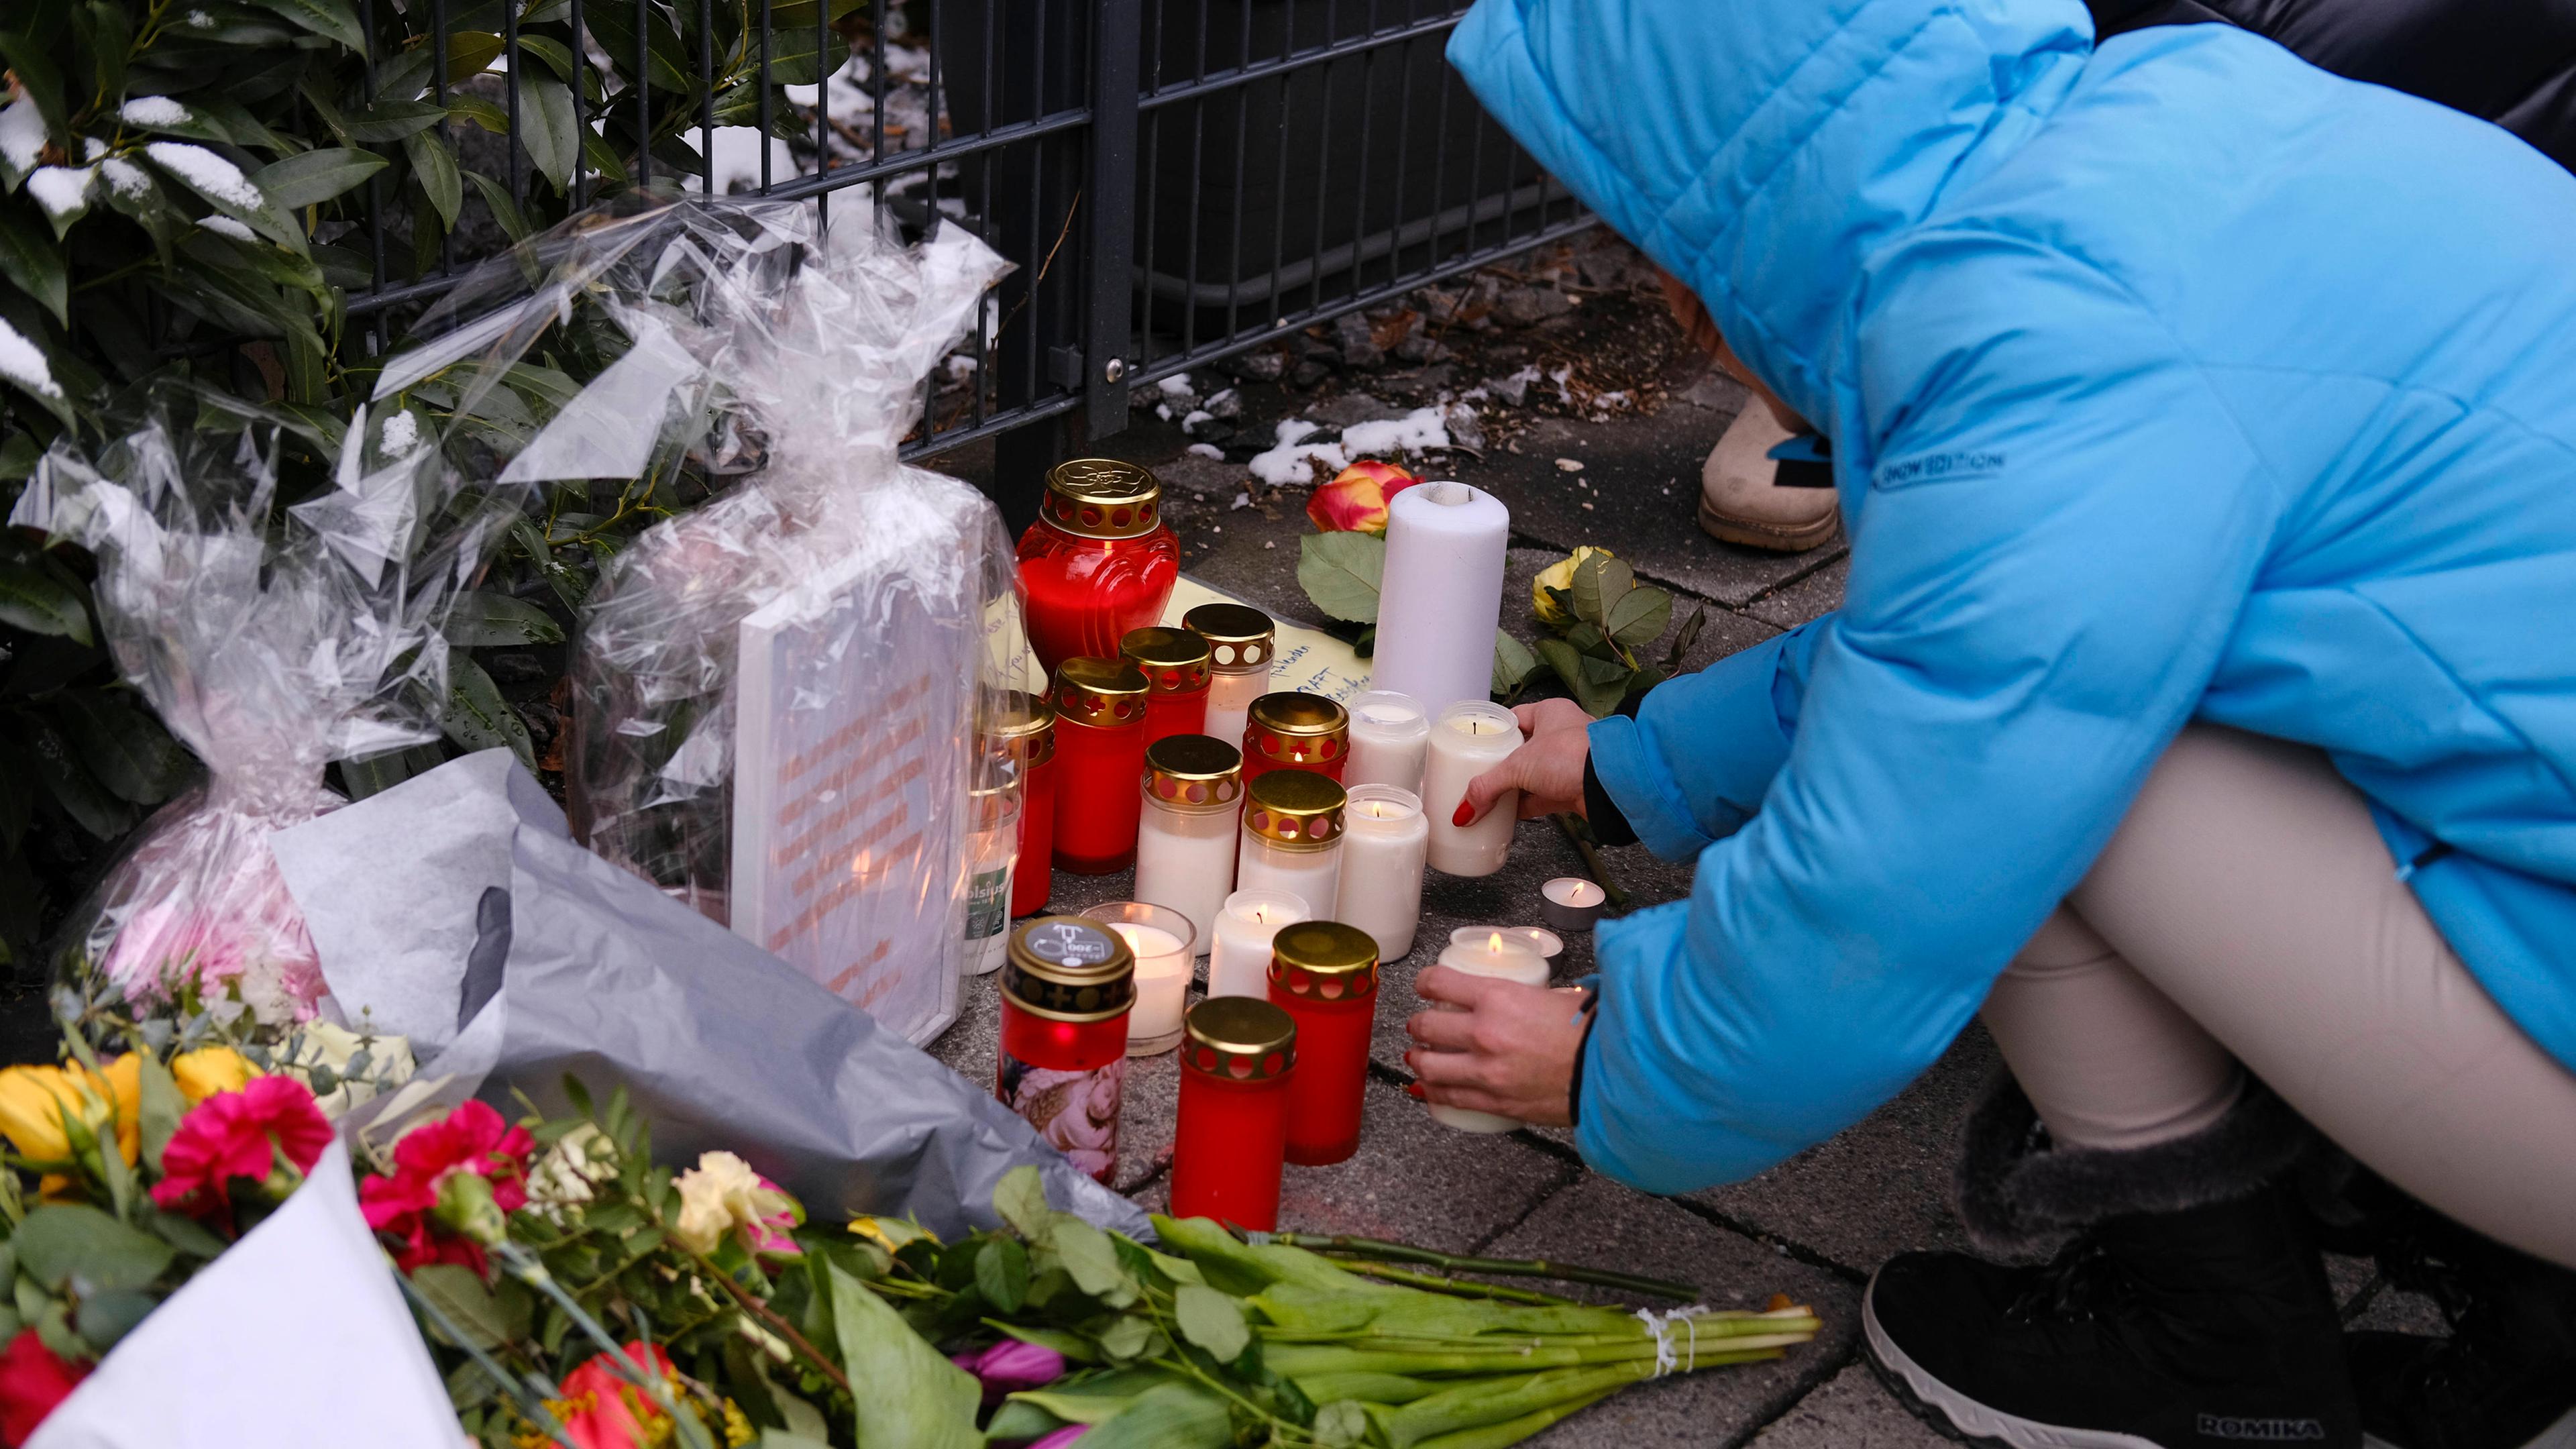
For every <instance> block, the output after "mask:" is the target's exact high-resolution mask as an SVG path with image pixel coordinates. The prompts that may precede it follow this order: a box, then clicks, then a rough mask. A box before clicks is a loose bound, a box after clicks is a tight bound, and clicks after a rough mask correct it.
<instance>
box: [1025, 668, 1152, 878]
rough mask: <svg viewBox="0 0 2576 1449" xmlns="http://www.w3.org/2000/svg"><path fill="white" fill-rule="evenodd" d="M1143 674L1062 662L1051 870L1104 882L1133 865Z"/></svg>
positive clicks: (1055, 690)
mask: <svg viewBox="0 0 2576 1449" xmlns="http://www.w3.org/2000/svg"><path fill="white" fill-rule="evenodd" d="M1145 690H1146V685H1145V675H1144V672H1143V671H1142V670H1139V669H1138V668H1137V667H1136V666H1135V665H1133V664H1130V663H1128V662H1127V661H1126V660H1124V659H1090V658H1076V659H1068V660H1066V661H1064V663H1062V664H1060V665H1058V666H1056V671H1055V682H1054V684H1053V685H1052V686H1050V687H1049V688H1048V690H1047V697H1048V699H1049V701H1050V702H1052V703H1053V704H1054V705H1055V756H1056V758H1055V771H1056V779H1055V863H1056V864H1057V865H1058V866H1060V867H1062V868H1063V869H1065V870H1069V871H1072V872H1073V873H1074V874H1076V875H1107V874H1109V873H1110V872H1111V871H1115V870H1125V869H1126V868H1127V867H1128V866H1131V865H1133V864H1135V863H1136V819H1137V817H1138V816H1139V815H1141V814H1142V813H1143V812H1144V808H1145V794H1144V789H1143V787H1142V785H1141V784H1140V783H1139V782H1141V781H1142V780H1143V779H1144V777H1145Z"/></svg>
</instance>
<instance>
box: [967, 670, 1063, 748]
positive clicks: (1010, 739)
mask: <svg viewBox="0 0 2576 1449" xmlns="http://www.w3.org/2000/svg"><path fill="white" fill-rule="evenodd" d="M976 732H977V733H978V734H981V735H982V736H983V737H984V738H985V740H986V741H987V748H988V749H989V748H995V747H999V748H1000V749H1002V750H1006V751H1012V752H1016V753H1017V754H1019V755H1020V756H1021V758H1023V759H1024V760H1026V761H1027V762H1028V763H1029V764H1031V765H1043V764H1045V763H1046V762H1047V761H1049V760H1051V759H1054V758H1055V706H1054V705H1052V704H1049V703H1047V701H1046V696H1044V695H1040V694H1031V693H1029V692H1028V691H1027V690H1025V689H1005V690H1000V691H998V692H997V693H996V694H995V696H994V703H993V705H992V707H991V708H990V709H989V710H988V711H986V713H985V715H984V718H983V720H982V722H981V723H980V724H978V725H977V727H976Z"/></svg>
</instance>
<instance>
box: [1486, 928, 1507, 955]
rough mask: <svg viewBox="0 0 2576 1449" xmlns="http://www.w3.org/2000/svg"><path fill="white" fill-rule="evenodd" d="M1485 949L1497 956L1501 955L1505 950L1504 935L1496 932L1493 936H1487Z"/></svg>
mask: <svg viewBox="0 0 2576 1449" xmlns="http://www.w3.org/2000/svg"><path fill="white" fill-rule="evenodd" d="M1485 949H1486V950H1488V951H1492V952H1495V953H1496V954H1500V953H1501V951H1502V949H1503V933H1502V932H1500V931H1496V932H1495V933H1493V934H1492V935H1490V936H1487V937H1486V938H1485Z"/></svg>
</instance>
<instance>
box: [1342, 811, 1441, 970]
mask: <svg viewBox="0 0 2576 1449" xmlns="http://www.w3.org/2000/svg"><path fill="white" fill-rule="evenodd" d="M1430 841H1431V823H1430V822H1429V821H1427V820H1425V819H1423V818H1422V801H1421V800H1420V799H1419V798H1418V797H1416V796H1415V795H1414V793H1413V792H1412V791H1410V790H1399V789H1397V788H1396V787H1395V786H1393V785H1354V786H1352V787H1351V789H1350V803H1349V804H1348V805H1347V806H1345V807H1344V808H1343V810H1342V874H1341V898H1340V900H1339V901H1337V902H1336V903H1335V908H1334V911H1333V915H1334V916H1335V918H1336V919H1339V920H1343V921H1347V922H1349V923H1350V924H1352V925H1354V926H1357V927H1359V928H1360V929H1361V930H1363V931H1366V932H1368V933H1369V934H1370V935H1371V936H1373V937H1375V938H1377V955H1378V959H1379V960H1381V961H1401V960H1403V959H1404V956H1405V953H1407V952H1409V951H1411V950H1412V949H1413V928H1414V927H1415V926H1417V925H1419V924H1420V923H1421V921H1422V865H1423V852H1424V851H1425V850H1426V849H1427V848H1428V847H1429V844H1430Z"/></svg>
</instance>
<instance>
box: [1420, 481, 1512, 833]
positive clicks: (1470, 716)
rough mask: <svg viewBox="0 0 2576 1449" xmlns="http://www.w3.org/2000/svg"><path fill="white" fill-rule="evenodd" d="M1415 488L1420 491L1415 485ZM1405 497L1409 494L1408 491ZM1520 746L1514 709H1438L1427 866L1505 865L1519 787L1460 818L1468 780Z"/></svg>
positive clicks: (1425, 775) (1425, 792) (1427, 773)
mask: <svg viewBox="0 0 2576 1449" xmlns="http://www.w3.org/2000/svg"><path fill="white" fill-rule="evenodd" d="M1412 491H1413V492H1416V493H1418V492H1420V491H1421V490H1420V489H1418V488H1417V489H1414V490H1412ZM1408 496H1409V495H1408ZM1520 746H1521V727H1520V722H1519V721H1518V720H1516V719H1514V718H1513V717H1512V712H1511V711H1510V710H1507V709H1505V708H1503V707H1502V706H1500V705H1496V704H1486V703H1484V702H1482V701H1480V700H1462V701H1460V702H1459V703H1457V704H1453V705H1451V706H1449V707H1448V708H1447V709H1444V710H1442V711H1440V717H1439V718H1438V719H1437V720H1435V721H1433V722H1432V726H1431V758H1430V760H1429V761H1428V762H1427V763H1426V764H1425V765H1424V766H1423V771H1422V809H1423V813H1424V814H1426V815H1428V816H1430V817H1431V852H1430V854H1431V868H1432V869H1433V870H1436V871H1440V872H1443V873H1445V874H1448V875H1466V876H1476V875H1492V874H1493V873H1494V872H1496V871H1498V870H1501V869H1502V868H1503V857H1504V856H1506V855H1508V854H1510V852H1511V848H1512V826H1513V825H1514V824H1516V823H1518V821H1519V819H1520V811H1521V792H1519V791H1518V790H1506V791H1504V792H1503V793H1502V794H1501V795H1499V796H1496V797H1495V799H1494V802H1493V803H1492V804H1491V805H1488V806H1486V807H1485V813H1484V814H1482V815H1479V816H1477V817H1476V818H1475V820H1474V821H1472V822H1470V823H1468V824H1465V825H1461V824H1459V823H1458V809H1459V807H1460V806H1461V805H1462V804H1464V803H1465V802H1466V799H1467V784H1468V782H1469V781H1471V780H1473V779H1475V778H1476V777H1477V776H1478V775H1481V774H1483V773H1485V772H1486V771H1487V770H1490V769H1492V768H1493V767H1495V766H1496V765H1499V764H1501V763H1502V762H1503V761H1504V760H1505V759H1508V758H1509V757H1510V756H1511V753H1512V751H1514V750H1516V749H1519V748H1520Z"/></svg>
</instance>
